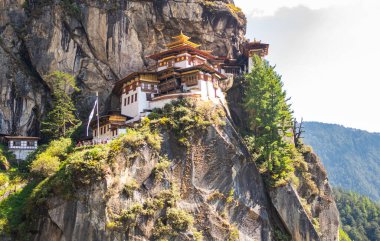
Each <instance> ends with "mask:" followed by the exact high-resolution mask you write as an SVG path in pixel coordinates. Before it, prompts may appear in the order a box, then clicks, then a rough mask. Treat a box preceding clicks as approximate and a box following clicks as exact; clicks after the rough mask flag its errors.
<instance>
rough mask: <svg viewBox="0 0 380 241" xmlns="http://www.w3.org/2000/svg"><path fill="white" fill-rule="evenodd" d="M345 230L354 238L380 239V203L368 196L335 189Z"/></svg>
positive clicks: (364, 239) (373, 240) (365, 239)
mask: <svg viewBox="0 0 380 241" xmlns="http://www.w3.org/2000/svg"><path fill="white" fill-rule="evenodd" d="M334 193H335V199H336V204H337V207H338V210H339V213H340V219H341V222H342V228H343V230H344V231H345V232H346V233H347V234H348V235H349V236H350V238H351V239H352V240H362V241H375V240H376V241H377V240H380V205H379V204H377V203H375V202H373V201H371V199H369V198H368V197H366V196H361V195H359V194H357V193H354V192H346V191H343V190H341V189H335V190H334Z"/></svg>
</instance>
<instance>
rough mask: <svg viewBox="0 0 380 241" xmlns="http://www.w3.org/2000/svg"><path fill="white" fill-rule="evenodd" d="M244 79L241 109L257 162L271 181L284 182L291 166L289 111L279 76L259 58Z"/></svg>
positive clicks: (256, 57) (290, 113)
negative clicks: (248, 129) (251, 136)
mask: <svg viewBox="0 0 380 241" xmlns="http://www.w3.org/2000/svg"><path fill="white" fill-rule="evenodd" d="M253 62H254V67H253V68H252V71H251V73H249V74H247V75H246V76H245V78H246V86H245V96H244V107H245V110H246V112H247V113H248V119H249V125H250V126H249V128H250V130H251V134H253V136H254V149H255V152H256V154H257V161H258V163H259V164H262V167H264V168H265V171H266V172H267V174H269V175H270V177H271V179H272V180H274V181H278V180H284V179H286V178H287V177H288V173H289V172H291V171H293V168H292V165H291V162H292V160H291V144H290V141H289V140H287V139H289V138H290V137H291V136H292V134H291V128H292V112H291V110H290V105H289V104H287V98H286V92H285V91H284V90H283V89H282V86H283V84H282V82H281V77H280V76H279V75H278V74H277V73H276V72H275V70H274V67H272V66H270V65H269V64H268V63H267V62H266V61H264V60H262V59H261V58H260V57H258V56H255V57H254V58H253Z"/></svg>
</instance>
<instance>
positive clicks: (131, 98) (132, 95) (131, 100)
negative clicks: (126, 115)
mask: <svg viewBox="0 0 380 241" xmlns="http://www.w3.org/2000/svg"><path fill="white" fill-rule="evenodd" d="M132 103H133V95H132V96H131V104H132Z"/></svg>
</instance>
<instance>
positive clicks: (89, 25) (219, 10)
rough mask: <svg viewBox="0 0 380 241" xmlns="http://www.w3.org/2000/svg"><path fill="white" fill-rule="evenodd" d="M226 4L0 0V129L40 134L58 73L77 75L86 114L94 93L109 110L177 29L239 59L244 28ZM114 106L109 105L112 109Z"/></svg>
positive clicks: (79, 101) (240, 18) (191, 0)
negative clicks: (115, 91)
mask: <svg viewBox="0 0 380 241" xmlns="http://www.w3.org/2000/svg"><path fill="white" fill-rule="evenodd" d="M230 2H231V1H197V0H188V1H171V0H165V1H133V0H129V1H124V0H114V1H62V2H61V4H59V3H57V2H55V1H42V0H38V1H26V2H24V1H22V0H19V1H15V0H14V1H7V0H1V1H0V5H1V8H2V9H3V10H2V12H1V13H0V14H1V15H0V34H1V41H0V43H1V45H0V47H1V51H0V59H1V60H2V61H3V63H4V64H2V65H1V66H2V68H4V69H2V70H3V71H1V74H2V75H3V77H2V78H1V84H2V86H7V88H6V91H5V89H4V88H2V97H1V100H2V101H1V103H2V104H1V106H0V123H2V125H1V126H0V130H1V131H0V132H4V133H13V132H18V133H20V134H26V133H27V132H28V131H29V132H35V131H37V129H38V128H37V126H38V121H40V116H41V115H43V113H44V110H45V106H46V97H48V96H49V93H50V92H49V89H47V88H43V86H44V84H45V79H44V76H45V75H46V74H48V73H50V72H52V71H55V70H59V71H64V72H67V73H71V74H73V75H75V76H77V81H78V86H79V87H80V89H81V94H80V96H78V98H77V99H76V102H77V105H78V106H80V108H79V109H80V114H81V115H82V117H86V116H87V115H88V112H89V109H90V108H91V107H90V106H91V105H92V103H93V101H94V98H95V97H94V96H95V92H96V91H99V93H100V99H101V101H100V103H102V106H101V110H102V111H105V110H106V109H109V108H110V106H111V105H112V104H111V102H112V101H111V100H112V97H111V90H112V86H113V84H114V82H115V81H117V80H119V79H120V78H122V77H124V76H126V75H128V74H129V73H131V72H133V71H139V70H144V69H148V68H150V67H152V65H153V64H154V63H153V62H152V61H151V60H149V58H147V56H149V55H151V54H153V53H155V52H157V51H160V50H162V49H164V44H165V43H167V42H168V41H170V40H171V37H172V36H175V35H178V34H179V32H180V31H181V30H182V31H183V32H184V33H185V34H187V35H189V36H192V37H193V40H194V41H195V42H198V43H200V44H202V47H201V48H204V49H208V50H214V53H215V54H219V55H222V56H226V55H229V56H236V55H237V54H238V49H239V44H240V43H241V42H242V41H243V40H244V34H245V24H246V23H245V17H244V15H243V14H242V13H236V12H234V11H233V10H231V9H230V8H229V7H228V6H227V3H230ZM16 63H17V64H16ZM6 73H8V74H6ZM10 93H15V94H13V95H14V96H10ZM17 94H18V95H17ZM9 97H13V98H9ZM17 97H18V98H19V99H17ZM7 100H12V101H7ZM11 102H12V103H11ZM117 106H118V100H114V104H113V105H112V107H111V108H113V109H115V108H117Z"/></svg>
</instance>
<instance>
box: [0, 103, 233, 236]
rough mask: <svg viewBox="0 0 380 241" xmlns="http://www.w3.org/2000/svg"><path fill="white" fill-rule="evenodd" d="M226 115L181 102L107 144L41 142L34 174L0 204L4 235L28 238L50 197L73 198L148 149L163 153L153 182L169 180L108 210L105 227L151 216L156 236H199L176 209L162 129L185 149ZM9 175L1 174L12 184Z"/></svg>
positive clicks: (127, 191) (130, 184)
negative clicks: (139, 198)
mask: <svg viewBox="0 0 380 241" xmlns="http://www.w3.org/2000/svg"><path fill="white" fill-rule="evenodd" d="M222 118H224V112H223V111H222V110H221V109H220V107H215V106H214V105H213V104H211V103H208V102H204V103H199V102H195V101H186V100H180V101H178V102H174V103H173V104H170V105H166V106H165V107H164V108H163V109H162V110H155V111H154V112H153V113H152V114H151V115H150V116H149V117H148V118H145V119H144V120H143V121H142V122H141V123H140V124H137V125H136V126H135V128H131V129H128V131H127V133H126V134H124V135H121V136H120V137H118V138H117V139H115V140H113V141H112V142H110V143H109V144H105V145H98V146H84V147H74V146H73V144H72V141H71V140H70V139H68V138H60V139H58V140H54V141H51V142H50V143H49V144H48V145H43V146H41V147H40V148H39V150H37V151H36V152H35V153H34V154H33V155H31V156H30V157H29V163H30V164H29V171H30V173H25V174H23V179H22V182H21V180H19V181H18V182H17V183H18V184H17V185H18V186H17V190H15V191H14V192H12V193H11V194H10V195H9V196H6V197H4V199H3V200H1V202H0V206H1V207H2V212H1V213H0V224H1V225H0V230H1V233H8V234H11V233H13V234H17V235H22V236H23V237H24V238H26V239H27V238H28V237H29V236H28V235H30V233H29V228H30V227H31V225H33V223H35V221H36V220H38V218H39V217H40V215H43V214H44V212H45V211H46V209H47V206H48V201H49V200H50V199H51V198H53V197H60V198H63V199H67V200H70V199H73V198H74V199H75V197H76V193H77V192H78V191H79V190H81V189H83V188H85V187H86V186H89V185H91V184H94V183H96V182H99V181H101V180H104V178H105V175H107V173H108V172H109V170H110V169H112V168H113V166H114V165H115V162H116V161H117V160H119V159H120V158H122V159H123V160H126V162H127V163H126V165H131V164H132V163H133V161H134V160H136V158H140V157H141V155H142V154H141V150H142V149H144V148H145V147H149V149H150V150H152V151H153V152H154V153H155V154H154V155H156V156H158V157H159V162H158V163H157V165H156V166H155V168H153V169H152V174H151V176H152V178H153V179H154V180H155V181H154V183H155V184H154V185H156V186H157V188H158V187H160V186H162V185H163V184H165V185H164V186H165V188H164V189H163V190H162V191H160V192H159V193H157V194H156V195H155V196H152V197H150V198H147V199H146V200H145V201H144V202H142V203H139V204H138V203H134V204H133V205H132V206H130V207H129V208H128V209H126V210H122V211H121V212H120V213H113V212H110V213H109V217H110V222H109V223H108V224H107V229H109V230H111V231H114V232H126V231H129V230H131V228H133V227H134V223H135V224H136V223H137V222H144V221H143V220H146V219H147V218H148V219H150V220H153V222H154V230H153V234H152V235H153V236H154V237H156V238H157V239H160V238H165V237H171V236H178V235H180V233H183V232H189V231H190V232H191V233H192V235H193V236H194V238H195V239H196V240H201V239H202V234H201V233H200V232H198V231H197V230H196V229H195V227H194V218H193V216H192V215H191V213H188V212H186V211H183V210H180V209H178V206H177V201H178V200H179V198H180V193H179V190H178V188H177V187H176V185H175V183H173V181H172V180H169V179H168V168H169V166H170V164H171V162H170V161H169V160H168V159H167V158H166V157H165V156H162V157H161V156H160V153H159V151H160V149H161V142H162V137H161V134H160V133H159V131H160V130H168V131H169V132H171V133H173V134H174V136H175V137H176V139H177V138H178V139H177V140H178V143H179V144H180V145H183V146H184V147H185V148H186V147H188V146H189V145H190V143H191V136H193V135H194V133H195V132H196V131H198V132H199V131H203V130H205V127H207V126H210V125H216V126H217V125H223V123H224V122H223V121H222ZM16 172H17V173H18V171H17V170H16ZM7 173H10V172H7ZM18 175H19V174H18ZM3 176H4V177H3ZM10 176H11V175H8V174H7V175H2V176H1V178H2V180H4V183H7V184H9V178H10ZM168 183H169V184H168ZM21 184H22V185H21ZM4 185H5V184H4ZM140 185H141V184H139V183H137V182H136V180H134V179H130V180H129V181H127V182H126V183H125V186H124V188H123V190H122V192H123V193H124V195H126V197H128V198H133V194H134V192H135V191H138V190H140V191H141V189H140V188H141V186H140ZM155 189H156V188H155ZM231 232H232V231H231ZM25 235H26V236H25ZM231 235H232V234H231Z"/></svg>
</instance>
